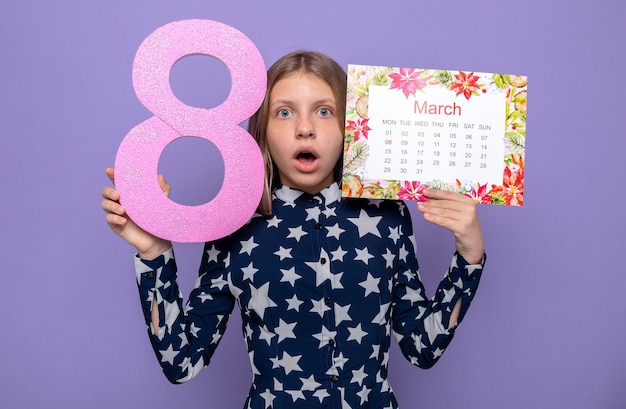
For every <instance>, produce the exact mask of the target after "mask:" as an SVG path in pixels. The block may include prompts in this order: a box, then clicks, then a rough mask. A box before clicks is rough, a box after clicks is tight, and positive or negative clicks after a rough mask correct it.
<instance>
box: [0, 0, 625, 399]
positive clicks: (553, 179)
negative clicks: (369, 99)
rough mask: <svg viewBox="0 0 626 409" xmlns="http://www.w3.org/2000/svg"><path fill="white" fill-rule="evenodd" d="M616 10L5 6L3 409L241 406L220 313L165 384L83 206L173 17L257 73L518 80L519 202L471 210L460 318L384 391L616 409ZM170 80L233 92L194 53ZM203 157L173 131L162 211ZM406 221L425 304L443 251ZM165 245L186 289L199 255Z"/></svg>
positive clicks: (242, 379) (247, 4) (401, 3)
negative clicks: (214, 339)
mask: <svg viewBox="0 0 626 409" xmlns="http://www.w3.org/2000/svg"><path fill="white" fill-rule="evenodd" d="M625 17H626V6H625V3H624V2H622V1H621V0H595V1H582V0H575V1H565V0H555V1H545V0H529V1H502V0H482V1H460V0H451V1H447V2H436V1H431V2H424V1H420V0H395V1H390V2H386V1H376V2H374V1H359V2H356V1H346V2H342V1H337V0H333V1H327V0H318V1H312V2H306V3H305V2H286V1H241V0H232V1H220V2H217V1H213V2H210V1H207V0H203V1H199V0H188V1H178V2H173V1H165V0H150V1H143V0H142V1H139V0H138V1H132V2H131V1H121V0H109V1H106V2H105V1H69V0H63V1H61V0H58V1H43V0H39V1H32V0H21V1H3V2H2V3H1V4H0V58H1V62H2V64H1V66H0V70H1V71H0V73H1V75H0V104H1V105H0V130H1V131H0V132H1V140H0V181H1V183H0V188H1V189H2V194H1V195H2V196H1V197H2V202H1V205H0V206H1V207H0V232H1V235H2V239H1V240H2V246H1V249H2V258H1V259H0V260H1V263H0V266H1V268H2V272H1V274H2V281H1V283H0V294H1V295H0V334H1V336H0V379H1V380H2V381H1V382H0V407H2V408H68V407H72V408H74V407H76V408H78V407H85V408H130V407H141V408H169V407H174V406H173V405H178V407H187V408H201V407H209V408H225V409H230V408H240V407H241V406H242V404H243V401H244V396H245V394H246V391H247V389H248V387H249V381H250V379H251V372H250V368H249V364H248V357H247V354H246V351H245V346H244V343H243V340H242V336H241V331H240V319H239V317H238V315H237V314H235V315H234V316H233V319H232V321H231V325H230V328H229V330H228V331H227V333H226V336H225V339H224V340H223V343H222V345H221V346H220V348H218V350H217V354H216V355H215V357H214V359H213V362H212V364H211V366H209V368H207V369H205V371H204V372H203V373H202V374H201V375H200V376H199V378H197V379H195V380H194V381H193V382H191V383H188V384H186V385H181V386H174V385H170V384H169V383H168V382H167V381H166V380H165V378H164V377H163V376H162V374H161V371H160V369H159V367H158V364H157V361H156V359H155V357H154V356H153V353H152V350H151V348H150V346H149V343H148V339H147V336H146V334H145V329H144V325H143V323H142V317H141V314H140V310H139V303H138V299H137V290H136V288H135V279H134V273H133V264H132V258H131V256H132V250H131V248H130V247H129V246H127V245H126V244H125V243H123V242H122V241H121V240H120V239H119V238H117V237H116V236H115V235H114V234H113V233H111V232H110V231H109V229H108V227H107V226H106V224H105V222H104V214H103V212H102V210H101V209H100V190H101V188H102V187H104V186H105V185H106V184H107V183H108V181H107V179H106V177H105V175H104V168H105V167H106V166H111V165H112V164H113V161H114V158H115V153H116V151H117V147H118V145H119V143H120V141H121V140H122V138H123V137H124V136H125V135H126V133H127V132H128V131H129V130H130V129H131V128H132V127H134V126H135V125H137V124H138V123H140V122H141V121H143V120H145V119H147V118H149V117H150V116H151V115H152V114H151V113H150V112H148V110H147V109H145V108H144V107H143V106H142V105H141V104H140V103H139V102H138V100H137V98H136V97H135V94H134V91H133V89H132V85H131V65H132V61H133V57H134V54H135V51H136V50H137V48H138V46H139V44H140V43H141V41H142V40H143V39H144V38H145V37H146V36H148V35H149V34H150V33H151V32H152V31H153V30H154V29H156V28H157V27H159V26H161V25H163V24H166V23H168V22H171V21H174V20H180V19H186V18H206V19H213V20H218V21H222V22H224V23H226V24H229V25H232V26H234V27H236V28H238V29H239V30H241V31H243V32H244V33H245V34H246V35H248V36H249V37H250V38H251V39H252V41H254V42H255V44H256V45H257V47H258V48H259V49H260V51H261V53H262V54H263V56H264V58H265V61H266V63H267V64H268V65H269V64H270V63H272V62H274V61H275V60H276V59H277V58H278V57H279V56H281V55H283V54H285V53H286V52H288V51H292V50H294V49H298V48H312V49H318V50H320V51H323V52H326V53H328V54H330V55H331V56H333V57H335V58H336V59H337V60H338V61H339V62H340V63H341V64H342V65H343V66H346V65H347V64H348V63H357V64H371V65H394V66H407V67H425V68H448V69H464V70H475V71H488V72H504V73H520V74H526V75H528V76H529V77H530V98H529V105H528V111H529V119H528V134H529V135H530V140H529V142H528V147H527V158H526V159H527V165H528V168H527V174H526V185H527V189H526V197H525V201H526V204H525V205H524V207H522V208H505V207H494V206H481V207H480V215H481V219H482V222H483V225H484V231H485V238H486V242H487V251H488V254H489V259H488V264H487V270H486V272H485V275H484V278H483V281H482V284H481V288H480V290H479V293H478V295H477V298H476V300H475V303H474V305H473V307H472V308H471V310H470V311H469V314H468V316H467V318H466V320H465V322H464V324H463V326H462V327H461V328H460V330H459V332H458V334H457V338H456V339H455V341H454V342H453V343H452V345H451V347H450V349H449V350H448V351H447V352H446V353H445V354H444V356H443V358H442V359H441V361H440V362H439V364H438V365H437V366H435V367H434V368H432V369H430V370H428V371H423V370H420V369H418V368H414V367H412V366H411V365H410V364H409V363H408V362H406V361H404V359H403V358H402V357H401V356H400V354H399V352H398V350H397V348H395V347H394V350H393V351H392V358H391V361H392V362H391V377H392V385H393V386H394V389H395V391H396V393H397V396H398V399H399V401H400V404H401V406H402V407H403V408H406V409H408V408H418V407H423V408H444V407H445V408H449V407H463V408H513V409H515V408H520V409H522V408H524V409H526V408H555V407H567V408H624V407H626V388H625V387H624V381H625V380H626V352H625V351H626V345H625V342H624V337H625V336H626V328H625V325H624V316H625V313H626V305H625V303H624V298H625V295H624V294H625V293H626V268H624V263H623V261H622V260H621V259H622V258H623V257H624V243H625V239H624V231H625V228H626V217H625V216H624V214H625V212H624V204H623V202H624V199H625V194H624V188H623V186H624V174H625V172H624V162H623V161H624V151H626V137H625V133H624V131H623V126H622V125H620V121H622V120H623V117H624V111H625V108H626V104H625V103H624V95H625V94H626V86H625V84H626V81H624V72H626V62H625V57H624V54H625V51H624V49H625V44H624V40H625V39H626V24H625V22H626V18H625ZM376 19H378V21H376ZM171 79H172V87H173V88H174V90H175V92H176V93H177V95H178V96H179V97H180V98H181V99H182V100H183V101H185V102H187V103H189V104H195V105H199V106H206V107H210V106H215V105H217V104H219V103H220V102H221V101H222V100H223V99H224V98H225V97H226V95H227V94H228V90H229V74H228V71H227V69H226V68H225V67H224V66H223V65H221V64H220V63H219V62H217V61H216V60H214V59H211V58H209V57H189V58H187V59H185V60H182V61H181V62H179V63H178V64H176V66H175V67H174V70H173V72H172V76H171ZM220 161H221V159H220V158H219V155H218V154H217V152H216V150H215V148H213V147H212V146H211V144H210V143H208V142H204V141H202V140H199V139H197V138H184V139H181V140H178V141H176V142H175V143H173V144H172V145H171V146H170V147H168V149H167V150H166V151H165V153H164V155H163V157H162V159H161V170H162V171H163V172H165V173H166V175H167V176H168V178H169V180H170V181H171V183H172V185H173V191H174V193H173V194H174V196H173V197H174V198H175V199H176V200H177V201H179V202H183V203H189V204H198V203H202V202H205V201H207V200H209V199H210V198H211V197H212V196H211V195H214V194H215V192H217V190H218V189H219V185H220V183H221V182H220V176H219V174H220V172H221V170H222V169H223V165H222V164H221V162H220ZM206 186H210V188H209V189H208V190H207V187H206ZM199 190H202V191H201V192H200V191H199ZM415 226H416V230H417V241H418V253H419V255H420V262H421V264H422V276H423V278H424V279H425V281H426V284H427V287H428V289H429V292H430V293H432V289H433V288H434V285H435V284H436V282H437V281H438V280H439V278H440V277H441V274H442V273H443V270H444V268H445V266H446V264H447V263H448V262H449V259H450V256H451V251H452V244H453V243H452V239H451V237H450V235H449V233H447V232H445V231H442V230H440V229H436V228H434V227H433V226H430V225H428V224H427V223H425V222H424V221H423V220H421V219H418V218H416V219H415ZM176 252H177V255H178V257H179V262H180V267H181V270H182V272H181V285H182V286H183V290H184V292H185V294H187V293H188V291H189V289H190V288H191V286H192V284H193V281H194V280H195V276H196V269H197V267H198V264H199V260H200V255H201V247H200V245H196V244H187V245H177V246H176Z"/></svg>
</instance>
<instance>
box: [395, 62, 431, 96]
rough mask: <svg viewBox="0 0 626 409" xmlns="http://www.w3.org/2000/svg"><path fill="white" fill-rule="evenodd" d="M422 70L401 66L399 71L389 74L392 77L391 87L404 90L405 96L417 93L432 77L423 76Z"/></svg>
mask: <svg viewBox="0 0 626 409" xmlns="http://www.w3.org/2000/svg"><path fill="white" fill-rule="evenodd" d="M421 75H422V72H421V71H418V70H416V69H415V68H400V69H399V72H392V73H391V74H389V78H391V85H390V86H389V89H399V90H402V92H403V93H404V96H405V97H407V98H408V97H409V95H415V92H417V90H418V89H422V88H424V87H425V86H426V85H428V83H427V82H426V81H428V80H429V79H430V78H422V77H421Z"/></svg>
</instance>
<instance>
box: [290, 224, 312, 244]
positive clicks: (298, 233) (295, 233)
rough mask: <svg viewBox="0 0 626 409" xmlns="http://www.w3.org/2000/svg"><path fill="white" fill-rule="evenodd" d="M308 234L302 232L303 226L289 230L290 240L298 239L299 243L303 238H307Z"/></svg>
mask: <svg viewBox="0 0 626 409" xmlns="http://www.w3.org/2000/svg"><path fill="white" fill-rule="evenodd" d="M307 234H308V233H307V232H305V231H304V230H302V226H298V227H295V228H291V227H290V228H289V235H288V236H287V238H288V239H296V241H297V242H299V241H300V239H301V238H302V236H306V235H307Z"/></svg>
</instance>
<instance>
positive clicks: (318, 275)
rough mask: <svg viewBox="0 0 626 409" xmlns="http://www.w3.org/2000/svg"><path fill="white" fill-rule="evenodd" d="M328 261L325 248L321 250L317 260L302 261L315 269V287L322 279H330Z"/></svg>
mask: <svg viewBox="0 0 626 409" xmlns="http://www.w3.org/2000/svg"><path fill="white" fill-rule="evenodd" d="M329 261H330V260H329V258H328V254H327V253H326V251H325V250H322V251H321V253H320V258H319V260H318V261H314V262H310V261H307V262H305V263H304V264H306V265H307V266H309V267H311V268H312V269H313V270H314V271H315V284H316V286H317V287H319V286H320V285H321V284H322V283H323V282H324V281H326V280H330V279H331V273H330V262H329Z"/></svg>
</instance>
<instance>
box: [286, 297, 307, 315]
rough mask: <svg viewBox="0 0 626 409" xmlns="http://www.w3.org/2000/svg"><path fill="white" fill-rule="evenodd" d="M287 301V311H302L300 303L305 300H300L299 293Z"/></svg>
mask: <svg viewBox="0 0 626 409" xmlns="http://www.w3.org/2000/svg"><path fill="white" fill-rule="evenodd" d="M286 301H287V311H289V310H295V311H296V312H299V311H300V305H301V304H302V303H303V302H304V301H300V300H299V299H298V296H297V295H295V294H294V295H293V297H291V298H289V299H288V300H286Z"/></svg>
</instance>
